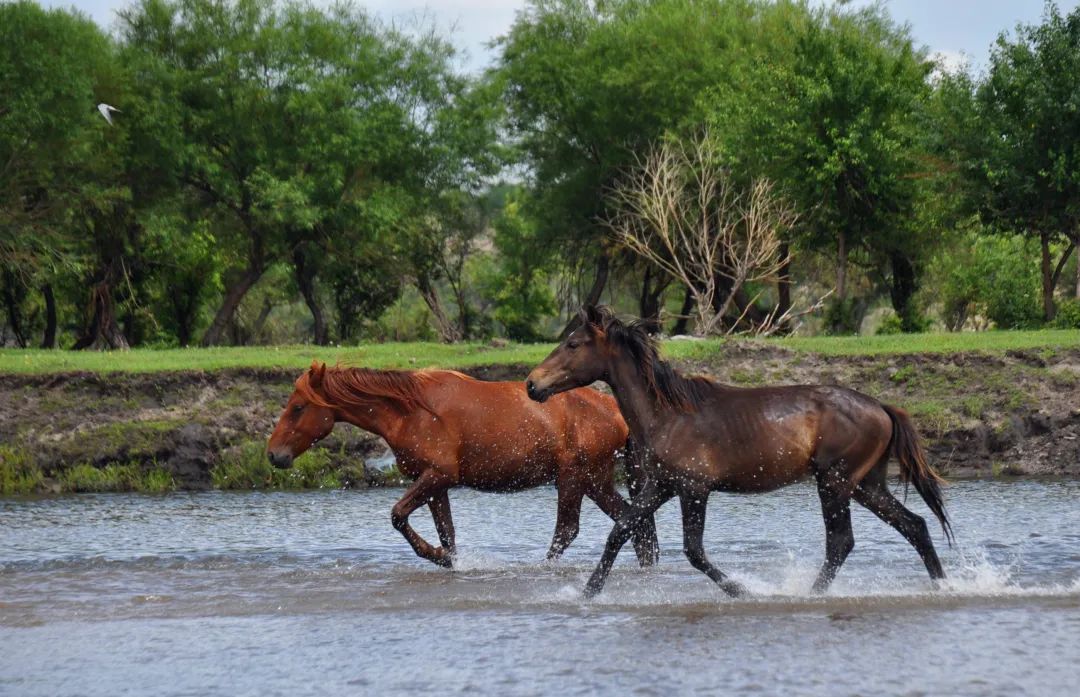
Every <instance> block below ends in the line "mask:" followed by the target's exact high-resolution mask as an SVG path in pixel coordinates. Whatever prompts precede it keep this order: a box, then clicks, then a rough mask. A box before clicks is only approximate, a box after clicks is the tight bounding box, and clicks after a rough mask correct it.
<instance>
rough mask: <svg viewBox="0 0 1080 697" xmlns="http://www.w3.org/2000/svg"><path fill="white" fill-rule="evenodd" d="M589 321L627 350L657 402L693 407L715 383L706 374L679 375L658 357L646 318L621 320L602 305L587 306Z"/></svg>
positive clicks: (705, 396)
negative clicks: (589, 307) (703, 375)
mask: <svg viewBox="0 0 1080 697" xmlns="http://www.w3.org/2000/svg"><path fill="white" fill-rule="evenodd" d="M589 315H590V316H589V319H588V320H587V321H589V322H590V323H592V324H594V325H597V326H599V327H600V329H602V330H603V332H604V334H605V335H606V336H607V338H608V341H611V342H613V343H615V344H616V345H618V346H622V347H623V348H625V349H626V350H627V352H628V353H629V354H630V356H631V357H632V358H633V360H634V364H635V365H636V366H637V370H638V374H639V375H641V377H642V378H643V379H644V380H645V385H646V387H647V388H648V390H649V393H650V394H651V395H652V397H653V399H655V400H656V401H657V402H658V403H659V404H661V405H662V406H665V407H669V408H672V409H676V410H678V411H696V410H697V408H698V407H700V406H701V404H702V403H703V402H704V401H705V400H706V399H707V398H708V397H709V396H710V395H711V394H712V390H713V388H715V386H716V383H714V382H713V381H712V380H710V379H709V378H706V377H701V376H692V377H685V376H683V375H680V374H679V372H678V371H677V370H675V368H674V367H673V366H672V365H671V364H670V363H668V362H667V361H665V360H663V359H662V358H660V351H659V347H658V346H657V342H656V339H655V338H653V335H652V332H653V331H654V326H653V324H652V323H651V322H648V321H646V320H631V321H629V322H624V321H622V320H620V319H619V318H618V317H616V316H615V312H614V311H613V310H612V309H611V308H610V307H606V306H600V307H596V308H591V309H590V310H589Z"/></svg>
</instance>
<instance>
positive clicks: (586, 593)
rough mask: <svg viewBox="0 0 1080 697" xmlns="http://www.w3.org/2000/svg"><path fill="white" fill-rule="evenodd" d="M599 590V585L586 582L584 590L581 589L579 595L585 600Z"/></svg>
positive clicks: (593, 596) (597, 593)
mask: <svg viewBox="0 0 1080 697" xmlns="http://www.w3.org/2000/svg"><path fill="white" fill-rule="evenodd" d="M600 590H601V588H600V587H599V586H594V585H593V584H591V583H589V584H586V586H585V590H583V591H581V595H582V597H584V598H585V599H586V600H592V599H593V598H595V597H596V596H598V595H599V594H600Z"/></svg>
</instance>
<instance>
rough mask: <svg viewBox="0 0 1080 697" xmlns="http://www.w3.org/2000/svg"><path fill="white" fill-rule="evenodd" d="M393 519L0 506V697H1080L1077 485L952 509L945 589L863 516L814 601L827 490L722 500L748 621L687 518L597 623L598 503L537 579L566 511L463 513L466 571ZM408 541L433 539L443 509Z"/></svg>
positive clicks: (318, 501) (607, 597) (483, 505)
mask: <svg viewBox="0 0 1080 697" xmlns="http://www.w3.org/2000/svg"><path fill="white" fill-rule="evenodd" d="M400 494H401V490H397V489H380V490H366V491H317V492H305V493H219V492H213V493H197V494H171V495H167V496H157V497H155V496H140V495H81V496H69V497H57V498H43V499H7V500H0V695H28V696H32V695H43V696H44V695H48V696H50V697H53V696H59V695H110V696H111V695H120V694H131V695H210V694H229V695H260V696H262V695H308V694H311V695H319V694H380V695H381V694H402V693H406V692H415V693H417V694H434V693H440V694H441V693H461V692H470V693H482V694H493V693H500V694H505V695H532V694H537V695H539V694H558V695H577V694H581V695H586V694H620V695H622V694H636V695H652V694H656V695H660V694H664V695H670V694H685V693H688V692H690V691H699V692H711V693H717V694H784V695H830V696H833V695H943V694H949V695H1009V696H1010V697H1016V696H1017V695H1059V694H1075V689H1076V688H1077V684H1078V682H1080V481H1024V482H1011V483H1002V482H974V481H973V482H960V483H956V484H953V485H951V486H949V487H948V489H947V495H948V499H947V504H948V506H949V512H950V515H951V517H952V520H953V525H954V527H955V529H956V533H957V546H956V547H954V548H952V549H949V548H948V547H947V546H946V545H945V543H944V541H943V540H941V536H940V534H939V533H937V532H936V531H935V543H936V544H938V548H939V552H940V553H941V555H942V559H943V562H944V564H945V567H946V571H947V573H948V574H949V576H950V578H949V580H948V582H947V584H946V585H945V587H944V588H941V589H934V588H932V587H931V584H930V582H929V579H928V578H927V576H926V573H925V571H924V569H923V567H922V564H921V563H920V562H919V560H918V557H917V556H916V554H915V552H914V550H913V549H911V548H910V547H909V546H908V545H907V543H906V542H904V540H903V539H902V538H901V537H900V536H899V535H898V534H897V533H895V532H894V531H893V530H891V529H890V528H887V527H885V526H884V525H883V524H881V523H880V522H878V521H877V519H875V518H873V517H872V516H871V515H870V514H868V513H867V512H866V511H864V510H862V509H861V508H858V507H853V514H854V528H855V536H856V546H855V551H854V552H853V553H852V554H851V556H850V557H849V559H848V561H847V564H846V565H845V566H844V568H843V569H842V570H841V572H840V575H839V577H838V578H837V581H836V583H835V584H834V586H833V588H832V589H831V590H830V591H829V593H828V594H826V595H824V596H813V595H811V594H810V593H809V588H810V585H811V583H812V581H813V578H814V575H815V573H816V571H817V567H818V565H819V564H820V561H821V558H822V555H823V547H824V533H823V530H822V523H821V521H820V517H819V516H820V514H819V507H818V503H817V496H816V493H815V492H814V490H813V489H812V488H811V487H810V486H806V485H797V486H793V487H789V488H788V489H785V490H782V491H780V492H776V493H773V494H766V495H759V496H732V495H721V494H715V495H714V496H713V498H712V499H711V505H710V509H709V520H708V528H707V531H706V537H705V540H706V548H707V550H708V551H709V554H710V556H711V558H712V559H713V560H714V562H716V563H717V564H718V565H719V566H720V567H721V568H722V569H725V570H726V571H728V572H730V573H731V574H732V575H733V576H734V577H735V578H736V579H738V580H739V581H741V582H742V583H744V584H745V585H746V586H748V587H749V588H750V589H751V591H753V594H754V595H753V597H751V598H746V599H738V600H732V599H728V598H726V597H725V596H724V595H723V594H722V593H721V592H720V591H719V590H718V589H717V588H715V587H714V586H713V585H712V584H711V583H710V582H709V581H708V579H707V578H705V576H704V575H702V574H700V573H698V572H696V571H694V570H693V569H692V568H691V567H690V565H689V564H688V563H687V562H686V561H685V559H684V558H683V557H682V554H681V551H680V549H681V545H680V540H681V537H680V534H681V533H680V530H681V528H680V524H679V514H678V506H677V504H675V503H669V504H667V505H666V506H665V507H664V508H662V509H661V510H660V511H659V513H658V521H657V522H658V527H659V530H660V543H661V546H662V550H663V551H662V560H661V564H660V565H659V566H658V567H656V568H654V569H651V570H639V569H638V568H637V565H636V562H635V561H634V557H633V554H632V550H631V549H630V548H629V546H628V547H627V548H626V549H625V550H624V552H623V554H622V555H621V556H620V559H619V563H618V564H617V565H616V568H615V570H614V571H613V572H612V575H611V577H610V580H609V583H608V586H607V588H606V589H605V591H604V592H603V593H602V594H601V595H600V596H599V597H598V598H596V599H595V600H591V601H587V600H584V599H583V598H582V597H581V594H580V590H581V588H582V586H583V585H584V582H585V579H586V578H587V576H588V573H589V571H590V570H591V568H592V565H593V563H594V562H595V561H596V559H597V557H598V555H599V553H600V550H601V548H602V545H603V540H604V538H605V536H606V533H607V532H608V530H609V529H610V523H609V522H608V520H607V519H606V518H605V517H603V515H602V514H601V513H600V512H599V511H598V510H597V509H596V508H595V507H594V506H592V504H590V503H588V502H586V504H585V506H584V510H583V517H582V526H581V527H582V530H581V535H580V536H579V538H578V540H577V541H576V542H575V543H574V544H573V546H571V547H570V549H569V550H568V552H567V554H566V556H565V557H564V558H563V560H562V561H560V562H558V563H556V564H545V563H542V562H541V561H540V560H542V559H543V556H544V552H545V550H546V549H547V545H548V542H549V541H550V536H551V532H552V529H553V527H554V518H555V491H554V489H552V488H542V489H538V490H533V491H528V492H523V493H519V494H510V495H494V494H480V493H476V492H472V491H466V490H460V491H454V492H451V505H452V507H453V511H454V518H455V522H456V525H457V531H458V545H459V548H460V554H461V559H460V560H459V569H458V570H455V571H453V572H450V571H447V570H444V569H439V568H436V567H434V566H432V565H430V564H427V563H426V562H422V561H421V560H419V559H417V558H416V557H414V556H413V554H412V551H411V550H410V549H409V548H408V546H407V545H406V543H405V542H404V540H403V539H402V538H401V537H400V536H399V535H398V533H397V532H395V531H394V530H393V529H392V528H391V526H390V522H389V518H390V514H389V511H390V507H391V505H392V504H393V502H394V501H395V499H396V498H397V497H398V496H399V495H400ZM912 495H913V496H915V494H914V492H912ZM908 501H909V505H910V506H911V507H912V508H913V509H914V510H916V511H918V512H919V513H920V514H922V515H924V516H927V518H928V520H929V519H930V517H929V514H928V512H927V511H926V509H925V507H923V506H922V502H921V501H915V500H914V499H912V498H909V499H908ZM413 521H414V524H415V525H416V527H417V529H418V530H419V531H420V532H421V534H423V535H425V536H426V537H428V539H431V540H434V539H436V538H435V534H434V530H433V526H432V525H431V522H430V517H429V516H428V515H427V512H426V510H425V509H421V510H420V511H418V512H417V513H416V514H415V515H414V516H413Z"/></svg>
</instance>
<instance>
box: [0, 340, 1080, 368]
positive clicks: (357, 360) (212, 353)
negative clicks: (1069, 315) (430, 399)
mask: <svg viewBox="0 0 1080 697" xmlns="http://www.w3.org/2000/svg"><path fill="white" fill-rule="evenodd" d="M739 341H743V342H745V343H746V344H748V345H750V346H762V347H778V348H783V349H788V350H791V351H796V352H800V353H803V352H810V353H820V354H824V355H833V356H858V355H868V356H869V355H886V354H895V355H903V354H912V353H958V352H971V351H981V352H991V353H994V352H1004V351H1008V350H1032V349H1038V350H1043V349H1045V350H1055V349H1063V348H1077V347H1080V331H1076V330H1038V331H1002V332H998V331H993V332H978V333H975V332H967V333H957V334H899V335H890V336H839V337H837V336H833V337H829V336H826V337H792V338H782V339H752V340H739ZM723 343H724V340H719V339H709V340H705V341H667V342H665V345H664V352H665V354H666V355H667V356H668V357H670V358H672V359H676V360H678V359H696V358H705V357H708V356H709V355H711V354H714V353H716V352H717V350H718V349H719V348H720V346H721V345H722V344H723ZM553 347H554V344H510V345H508V346H502V347H494V346H491V345H489V344H479V343H465V344H456V345H452V346H449V345H446V344H434V343H387V344H366V345H362V346H349V347H330V346H255V347H225V348H209V349H203V348H188V349H135V350H131V351H112V352H108V351H107V352H93V351H88V352H83V351H43V350H39V349H0V373H20V374H47V373H59V372H73V371H90V372H110V371H121V372H131V373H152V372H160V371H173V370H204V371H210V370H219V369H223V368H295V369H297V370H301V369H303V368H305V367H307V366H308V365H310V364H311V361H312V360H315V359H318V360H322V361H326V362H327V363H331V364H334V363H339V362H340V363H342V364H346V365H358V366H364V367H368V368H400V369H409V368H469V367H472V366H479V365H508V364H526V365H531V364H534V363H538V362H540V361H541V360H543V358H544V356H546V355H547V354H548V352H549V351H551V349H552V348H553Z"/></svg>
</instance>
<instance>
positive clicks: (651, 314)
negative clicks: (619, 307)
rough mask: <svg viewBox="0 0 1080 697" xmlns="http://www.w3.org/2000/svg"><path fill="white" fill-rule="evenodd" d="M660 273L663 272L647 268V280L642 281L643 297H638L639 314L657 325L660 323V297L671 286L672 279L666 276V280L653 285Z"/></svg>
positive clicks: (650, 267)
mask: <svg viewBox="0 0 1080 697" xmlns="http://www.w3.org/2000/svg"><path fill="white" fill-rule="evenodd" d="M659 273H662V272H658V271H656V270H655V269H654V268H653V266H651V265H650V266H646V267H645V278H644V279H642V282H641V295H640V296H639V297H638V314H639V315H640V316H641V319H644V320H651V321H654V322H657V323H659V321H660V297H661V296H662V295H663V294H664V291H665V290H666V289H667V287H668V285H670V284H671V279H670V277H667V276H666V275H665V277H664V279H662V280H660V281H659V282H657V283H656V285H653V280H654V279H655V278H656V275H657V274H659Z"/></svg>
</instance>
